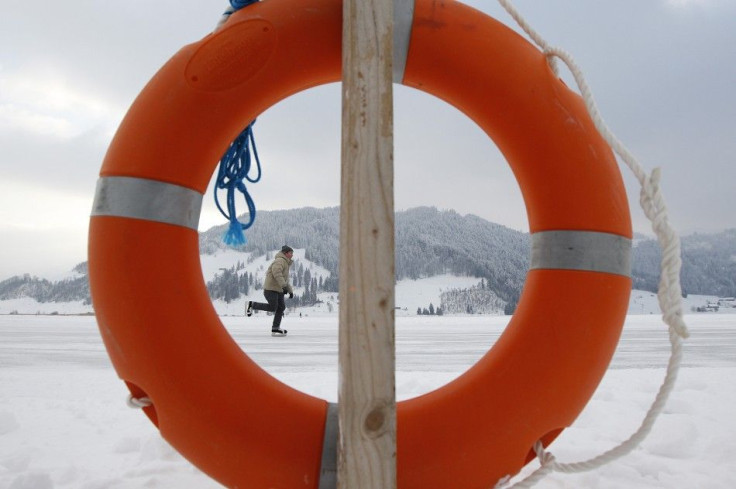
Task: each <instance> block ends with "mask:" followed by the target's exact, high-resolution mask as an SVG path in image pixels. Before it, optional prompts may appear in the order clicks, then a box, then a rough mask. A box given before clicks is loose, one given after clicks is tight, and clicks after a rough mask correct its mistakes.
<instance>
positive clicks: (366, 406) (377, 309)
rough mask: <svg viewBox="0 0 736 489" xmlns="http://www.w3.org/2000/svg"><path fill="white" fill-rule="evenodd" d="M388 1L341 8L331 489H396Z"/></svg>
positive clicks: (347, 0) (348, 1)
mask: <svg viewBox="0 0 736 489" xmlns="http://www.w3.org/2000/svg"><path fill="white" fill-rule="evenodd" d="M392 44H393V1H392V0H368V1H366V0H344V1H343V40H342V53H343V54H342V59H343V65H342V69H343V84H342V87H343V88H342V103H343V105H342V178H341V181H342V183H341V207H340V333H339V344H340V353H339V362H340V367H339V392H338V400H339V424H340V435H339V444H338V469H337V480H338V482H337V487H338V488H340V489H369V488H370V489H394V488H396V393H395V380H394V369H395V354H394V282H395V274H394V185H393V179H394V169H393V92H392V90H393V87H392V53H393V46H392Z"/></svg>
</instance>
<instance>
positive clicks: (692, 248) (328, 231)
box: [0, 207, 736, 310]
mask: <svg viewBox="0 0 736 489" xmlns="http://www.w3.org/2000/svg"><path fill="white" fill-rule="evenodd" d="M339 222H340V216H339V209H338V208H337V207H331V208H326V209H315V208H309V207H308V208H301V209H292V210H281V211H259V212H258V216H257V219H256V223H255V225H254V226H253V227H252V228H251V229H248V230H247V231H246V237H247V239H248V243H247V244H246V245H245V246H244V247H243V251H245V252H251V253H252V255H251V259H253V258H254V257H258V256H264V255H267V254H269V253H272V252H273V251H274V250H278V249H279V248H281V246H282V245H283V244H288V245H290V246H291V247H293V248H297V249H304V250H305V256H304V257H305V258H306V260H308V261H309V262H313V263H315V264H317V265H320V266H321V267H323V268H325V269H326V270H327V272H329V276H327V275H325V276H320V277H319V279H317V278H316V277H310V278H309V279H307V280H305V283H304V284H303V285H302V286H303V287H305V289H306V290H305V292H309V295H308V297H307V299H308V298H309V297H312V300H316V295H315V294H316V291H331V292H336V291H338V290H339V289H338V286H339V284H338V280H337V276H338V272H337V271H338V257H339V250H338V246H339ZM226 227H227V225H225V224H223V225H222V226H216V227H214V228H211V229H210V230H208V231H206V232H203V233H200V253H201V254H203V255H204V254H213V253H215V252H216V251H218V250H224V249H225V248H226V245H225V244H224V243H223V242H222V235H223V234H224V232H225V230H226ZM635 243H636V244H635V246H634V249H633V270H632V274H633V287H634V288H635V289H640V290H646V291H652V292H654V291H656V290H657V287H658V282H659V262H660V256H661V254H660V251H659V247H658V246H657V243H656V241H655V240H652V239H646V238H642V237H637V239H636V240H635ZM244 256H245V255H244ZM529 256H530V239H529V235H528V234H527V233H522V232H519V231H515V230H512V229H509V228H506V227H504V226H500V225H498V224H494V223H491V222H488V221H485V220H483V219H481V218H479V217H476V216H473V215H466V216H461V215H460V214H458V213H457V212H454V211H440V210H437V209H435V208H432V207H420V208H415V209H410V210H406V211H401V212H397V213H396V278H397V280H402V279H406V278H410V279H417V278H424V277H432V276H435V275H441V274H452V275H457V276H472V277H477V278H482V279H484V287H483V289H482V291H480V292H477V291H476V292H474V293H475V294H481V295H482V296H483V300H482V302H483V303H484V304H488V308H497V307H500V306H499V304H501V303H506V306H504V308H505V309H506V310H513V307H514V306H515V303H516V301H517V300H518V297H519V294H520V292H521V288H522V286H523V284H524V279H525V276H526V272H527V268H528V265H529V264H528V262H529ZM269 257H270V255H269ZM682 260H683V267H682V287H683V292H684V293H685V294H699V295H715V296H720V297H734V296H736V229H730V230H727V231H724V232H721V233H717V234H693V235H690V236H685V237H683V238H682ZM240 269H242V265H241V267H240ZM295 272H297V271H295ZM242 275H243V273H239V272H238V268H237V267H235V266H233V269H232V270H230V271H228V273H222V274H219V276H218V277H217V278H216V280H213V281H211V282H208V283H207V286H208V290H209V291H210V295H211V296H212V297H213V298H225V296H227V295H228V294H231V292H229V291H230V290H232V289H233V287H232V285H233V283H234V282H235V281H237V283H238V289H249V288H250V287H254V288H256V289H257V288H259V284H258V283H257V278H254V277H253V276H252V274H251V276H248V277H245V278H244V277H243V276H242ZM294 279H295V280H302V278H301V277H299V276H298V275H297V276H295V277H294ZM312 282H314V283H312ZM241 292H243V290H241ZM305 295H306V294H305ZM22 297H30V298H33V299H35V300H36V301H38V302H65V301H87V302H89V300H90V298H89V283H88V280H87V264H86V263H81V264H79V265H78V266H77V267H75V269H74V273H73V274H72V276H71V278H68V279H65V280H61V281H56V282H52V281H49V280H46V279H43V278H38V277H33V276H30V275H27V274H26V275H21V276H16V277H11V278H8V279H6V280H3V281H0V300H11V299H17V298H22ZM450 299H451V298H450V296H448V297H447V300H448V303H449V302H452V303H453V304H455V305H454V306H453V308H454V309H457V310H463V309H464V308H467V306H466V305H464V303H463V302H462V300H460V299H459V298H457V297H453V298H452V300H451V301H450ZM479 300H480V299H479Z"/></svg>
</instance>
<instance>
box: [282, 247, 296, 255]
mask: <svg viewBox="0 0 736 489" xmlns="http://www.w3.org/2000/svg"><path fill="white" fill-rule="evenodd" d="M292 251H294V250H293V249H291V247H290V246H286V245H284V246H282V247H281V253H291V252H292Z"/></svg>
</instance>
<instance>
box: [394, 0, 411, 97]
mask: <svg viewBox="0 0 736 489" xmlns="http://www.w3.org/2000/svg"><path fill="white" fill-rule="evenodd" d="M413 23H414V0H394V44H393V49H394V56H393V67H392V69H393V81H394V83H401V82H402V81H403V80H404V71H405V70H406V58H407V57H408V56H409V41H410V39H411V26H412V24H413Z"/></svg>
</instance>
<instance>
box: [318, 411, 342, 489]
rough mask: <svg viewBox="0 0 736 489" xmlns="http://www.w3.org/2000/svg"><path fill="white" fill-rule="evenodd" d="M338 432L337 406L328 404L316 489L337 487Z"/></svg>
mask: <svg viewBox="0 0 736 489" xmlns="http://www.w3.org/2000/svg"><path fill="white" fill-rule="evenodd" d="M339 430H340V428H339V426H338V408H337V404H335V403H332V402H331V403H328V404H327V419H326V420H325V434H324V440H323V442H322V464H321V465H322V466H321V468H320V473H319V488H318V489H336V487H337V443H338V436H339Z"/></svg>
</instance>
